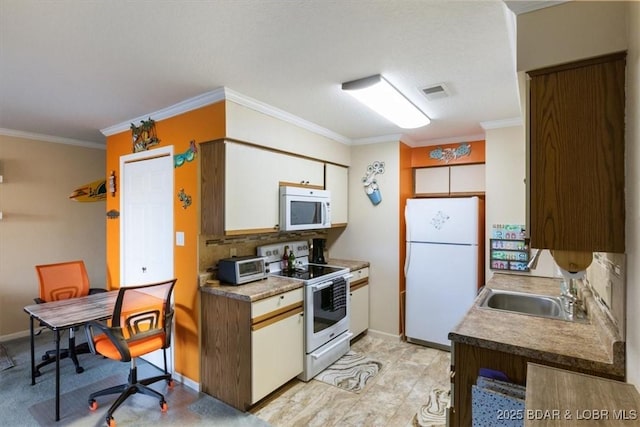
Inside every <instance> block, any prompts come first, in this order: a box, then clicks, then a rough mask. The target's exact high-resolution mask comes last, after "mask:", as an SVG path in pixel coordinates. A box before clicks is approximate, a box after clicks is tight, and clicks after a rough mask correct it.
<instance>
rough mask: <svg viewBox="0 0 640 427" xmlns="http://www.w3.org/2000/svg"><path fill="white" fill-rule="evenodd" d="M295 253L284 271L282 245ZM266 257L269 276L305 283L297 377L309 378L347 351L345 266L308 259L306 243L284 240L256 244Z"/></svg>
mask: <svg viewBox="0 0 640 427" xmlns="http://www.w3.org/2000/svg"><path fill="white" fill-rule="evenodd" d="M285 246H288V247H289V249H290V250H292V251H293V254H294V256H295V268H294V269H293V270H283V268H282V258H283V255H284V248H285ZM257 250H258V256H262V257H265V258H266V262H267V267H268V271H269V274H270V275H273V276H280V277H287V278H290V279H292V280H301V281H302V282H303V286H304V345H305V349H304V350H305V357H304V371H303V373H302V374H301V375H299V376H298V378H300V379H302V380H303V381H309V380H311V379H312V378H313V377H315V376H316V375H318V374H319V373H320V372H321V371H323V370H324V369H326V368H327V367H328V366H329V365H331V364H332V363H334V362H335V361H336V360H338V359H339V358H340V357H341V356H343V355H344V354H345V353H347V352H348V351H349V348H350V339H351V337H352V336H353V334H352V333H351V332H349V316H350V306H349V281H350V279H351V274H350V272H349V269H348V268H344V267H336V266H331V265H326V264H313V263H310V262H309V243H308V242H306V241H293V242H283V243H276V244H271V245H265V246H260V247H258V249H257Z"/></svg>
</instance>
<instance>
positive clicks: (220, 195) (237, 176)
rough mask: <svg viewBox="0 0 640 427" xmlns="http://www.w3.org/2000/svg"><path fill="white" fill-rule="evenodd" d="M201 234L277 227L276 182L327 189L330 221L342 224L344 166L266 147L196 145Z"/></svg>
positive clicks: (345, 182) (217, 143)
mask: <svg viewBox="0 0 640 427" xmlns="http://www.w3.org/2000/svg"><path fill="white" fill-rule="evenodd" d="M201 152H202V156H201V186H200V189H201V232H202V234H205V235H243V234H257V233H272V232H275V231H278V229H279V224H278V223H279V220H280V218H279V213H280V196H279V187H280V186H281V185H291V186H300V187H311V188H316V189H323V188H325V185H326V188H327V189H329V190H331V199H332V203H331V204H332V206H331V211H332V212H331V216H332V222H333V223H334V224H339V225H345V224H346V222H347V204H348V168H346V167H342V166H336V165H329V164H327V165H326V166H327V178H326V184H325V163H324V162H322V161H318V160H313V159H309V158H305V157H300V156H295V155H290V154H287V153H283V152H280V151H275V150H270V149H268V148H262V147H257V146H254V145H249V144H243V143H237V142H231V141H214V142H208V143H204V144H202V145H201Z"/></svg>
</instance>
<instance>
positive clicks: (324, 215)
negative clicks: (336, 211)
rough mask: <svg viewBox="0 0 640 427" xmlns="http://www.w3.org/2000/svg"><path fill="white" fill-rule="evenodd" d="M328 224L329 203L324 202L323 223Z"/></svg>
mask: <svg viewBox="0 0 640 427" xmlns="http://www.w3.org/2000/svg"><path fill="white" fill-rule="evenodd" d="M326 224H327V203H326V202H324V203H322V225H326Z"/></svg>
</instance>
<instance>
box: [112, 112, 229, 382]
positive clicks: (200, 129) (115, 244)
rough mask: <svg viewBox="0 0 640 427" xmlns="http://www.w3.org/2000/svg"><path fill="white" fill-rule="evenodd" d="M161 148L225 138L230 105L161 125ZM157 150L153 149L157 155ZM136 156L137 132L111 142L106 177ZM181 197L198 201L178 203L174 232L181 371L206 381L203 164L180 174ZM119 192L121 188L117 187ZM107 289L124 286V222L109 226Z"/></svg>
mask: <svg viewBox="0 0 640 427" xmlns="http://www.w3.org/2000/svg"><path fill="white" fill-rule="evenodd" d="M156 132H157V135H158V138H159V139H160V143H159V144H158V145H157V146H156V147H164V146H169V145H173V152H174V154H179V153H183V152H184V151H186V150H187V149H188V148H189V143H190V141H192V140H195V141H196V143H202V142H206V141H211V140H215V139H220V138H224V136H225V134H226V126H225V103H224V102H219V103H216V104H212V105H208V106H205V107H202V108H198V109H196V110H192V111H189V112H186V113H183V114H180V115H177V116H175V117H170V118H168V119H165V120H161V121H157V122H156ZM151 150H153V148H152V149H151ZM131 153H132V137H131V131H130V130H129V131H125V132H121V133H119V134H117V135H112V136H109V137H107V171H106V176H109V175H110V174H111V171H115V173H116V176H117V177H120V156H123V155H127V154H131ZM174 173H175V175H174V184H175V188H174V190H175V193H176V194H177V193H178V191H179V190H180V189H181V188H184V191H185V193H187V194H188V195H190V196H191V197H192V204H191V206H190V207H188V208H187V209H184V208H183V207H182V203H181V202H180V201H179V200H178V198H177V196H176V198H175V205H174V230H180V231H184V240H185V245H184V246H175V247H174V272H175V276H176V277H177V278H178V281H177V283H176V287H175V306H176V316H175V319H176V324H175V341H174V354H175V370H176V372H178V373H179V374H181V375H183V376H185V377H187V378H189V379H191V380H193V381H195V382H199V381H200V354H199V340H198V322H199V321H198V318H199V312H200V307H199V296H198V277H197V273H196V272H197V271H198V233H199V230H198V224H199V223H200V215H199V212H200V207H199V203H200V189H199V159H198V157H196V159H195V160H194V161H193V162H186V163H184V164H183V165H182V166H181V167H178V168H175V169H174ZM117 188H118V190H119V188H120V187H119V186H118V187H117ZM112 209H115V210H118V211H119V210H120V195H119V194H116V197H111V196H107V204H106V210H107V211H110V210H112ZM106 256H107V284H108V288H109V289H117V288H119V283H120V220H119V219H110V220H107V255H106Z"/></svg>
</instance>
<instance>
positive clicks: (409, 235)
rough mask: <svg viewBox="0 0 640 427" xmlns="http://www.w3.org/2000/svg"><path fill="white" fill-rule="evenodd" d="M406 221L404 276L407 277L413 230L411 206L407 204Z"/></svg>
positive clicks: (405, 207) (405, 208)
mask: <svg viewBox="0 0 640 427" xmlns="http://www.w3.org/2000/svg"><path fill="white" fill-rule="evenodd" d="M404 222H405V224H406V226H407V235H406V236H405V238H406V240H407V250H406V251H405V254H404V277H405V278H406V277H407V273H408V272H409V262H410V260H411V243H409V242H410V241H411V231H410V229H409V224H411V222H410V221H409V207H408V206H407V205H405V206H404Z"/></svg>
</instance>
